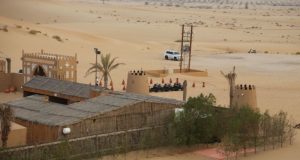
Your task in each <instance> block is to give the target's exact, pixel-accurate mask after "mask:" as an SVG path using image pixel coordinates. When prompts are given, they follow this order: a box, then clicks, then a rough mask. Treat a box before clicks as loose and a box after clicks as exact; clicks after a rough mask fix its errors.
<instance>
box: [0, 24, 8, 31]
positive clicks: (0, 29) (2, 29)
mask: <svg viewBox="0 0 300 160" xmlns="http://www.w3.org/2000/svg"><path fill="white" fill-rule="evenodd" d="M0 31H3V32H8V29H7V25H5V26H3V27H2V28H0Z"/></svg>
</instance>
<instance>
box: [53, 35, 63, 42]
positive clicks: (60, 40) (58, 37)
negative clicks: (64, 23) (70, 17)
mask: <svg viewBox="0 0 300 160" xmlns="http://www.w3.org/2000/svg"><path fill="white" fill-rule="evenodd" d="M52 38H53V39H55V40H57V41H59V42H62V41H63V40H62V38H60V36H57V35H54V36H52Z"/></svg>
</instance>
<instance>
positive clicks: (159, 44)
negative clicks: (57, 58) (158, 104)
mask: <svg viewBox="0 0 300 160" xmlns="http://www.w3.org/2000/svg"><path fill="white" fill-rule="evenodd" d="M144 2H145V1H108V2H107V1H105V4H102V1H92V0H89V1H82V0H81V1H80V0H77V1H74V0H26V1H18V0H0V29H1V28H4V27H5V26H7V32H5V31H3V30H0V51H1V52H2V53H5V54H6V55H7V56H8V57H10V58H11V59H12V64H13V66H12V71H14V72H17V71H18V70H19V69H20V68H21V64H22V63H21V59H20V57H21V54H22V50H25V51H26V52H38V51H40V50H41V49H43V50H44V51H46V52H51V53H58V54H65V55H74V54H75V53H77V55H78V59H79V64H78V81H79V82H83V83H93V82H94V75H90V76H87V77H85V72H86V70H87V68H88V67H89V66H90V63H93V62H94V61H95V54H94V51H93V48H95V47H97V48H99V49H100V50H101V51H102V53H103V54H105V53H111V54H112V55H113V56H115V57H119V59H118V61H119V62H124V63H126V65H124V66H122V67H120V68H119V69H117V70H115V71H113V72H112V78H113V81H114V84H115V86H114V88H115V89H116V90H121V89H122V85H121V82H122V80H123V79H124V80H126V74H127V72H128V71H129V70H137V69H141V68H142V69H144V70H149V69H174V68H178V67H179V63H178V62H176V61H166V60H164V57H163V56H162V55H163V52H164V50H166V49H174V50H179V48H180V44H179V43H178V42H176V41H177V40H179V39H180V31H181V27H180V25H182V24H183V23H189V24H193V25H194V26H195V28H194V41H193V49H192V52H193V55H192V63H191V65H192V68H194V69H201V70H207V71H208V73H209V76H208V77H193V76H186V75H178V74H174V75H170V76H168V77H166V78H165V81H168V80H169V78H172V79H173V81H174V80H175V78H179V79H180V81H183V80H185V79H186V80H188V86H189V88H188V96H197V95H199V94H200V93H213V94H215V95H216V97H217V103H218V104H219V105H222V106H227V105H228V102H229V96H228V84H227V81H226V80H225V79H224V77H222V75H221V74H220V70H222V71H224V72H227V71H229V70H231V69H232V67H233V66H236V71H237V73H238V77H237V84H240V83H242V84H254V85H256V88H257V99H258V106H259V109H260V110H261V111H265V110H266V109H268V110H269V111H270V112H271V113H275V112H277V111H279V110H284V111H286V112H288V113H289V115H291V116H292V117H293V119H294V120H295V122H296V123H300V108H299V104H300V55H296V53H297V52H300V20H299V17H300V14H299V13H300V7H297V6H296V5H298V6H299V1H297V0H290V1H288V2H289V3H290V5H289V6H272V5H270V4H264V5H249V9H244V8H243V7H242V6H243V5H241V6H240V5H234V7H232V9H228V7H226V5H221V7H220V5H219V4H218V5H214V4H213V3H212V4H209V6H211V7H210V9H203V7H202V8H201V7H191V6H197V5H196V4H197V3H196V2H195V5H192V3H187V4H186V7H180V6H179V7H168V6H167V5H166V4H164V5H161V4H160V3H156V4H154V2H152V1H150V2H151V3H150V4H149V5H145V4H144ZM236 2H238V1H236ZM255 2H265V1H264V0H261V1H258V0H256V1H255ZM272 2H273V1H272ZM279 2H282V1H278V3H279ZM282 3H283V2H282ZM286 3H287V2H286ZM174 4H175V3H174ZM176 4H177V3H176ZM293 4H295V6H293ZM207 5H208V4H205V6H207ZM218 6H219V7H218ZM229 6H230V5H229ZM204 8H205V7H204ZM30 31H35V32H36V33H35V34H30V33H29V32H30ZM54 35H56V36H59V37H60V38H61V39H62V42H60V41H57V40H56V39H53V38H52V36H54ZM249 49H255V50H256V51H257V54H247V52H248V50H249ZM153 80H154V81H155V82H160V81H161V79H160V78H153ZM194 82H195V84H196V87H195V88H192V87H191V86H192V83H194ZM202 82H206V87H205V88H202V86H201V84H202ZM152 95H156V96H163V97H172V98H176V99H182V92H168V93H152ZM8 97H9V98H8ZM17 97H21V94H18V95H13V96H9V95H6V94H4V93H1V94H0V101H1V102H4V101H8V100H11V99H14V98H17ZM297 138H298V140H297V141H296V143H295V145H293V146H290V147H287V148H284V149H280V150H276V151H268V152H261V153H259V154H257V155H255V156H250V157H248V159H257V160H258V159H274V160H275V159H283V157H285V155H287V156H290V157H289V158H288V159H297V157H299V153H297V152H292V151H296V150H299V149H300V146H299V145H300V141H299V138H300V137H299V136H297ZM161 155H163V153H162V154H161ZM181 156H182V155H176V156H174V155H168V154H166V156H165V158H162V157H161V156H159V157H157V158H155V157H154V158H153V159H160V160H161V159H168V160H169V159H184V158H185V157H186V156H191V158H188V159H193V158H192V156H196V157H195V158H194V159H199V157H201V156H200V155H195V154H194V153H184V154H183V156H182V158H180V157H181ZM282 156H283V157H282ZM163 157H164V156H163ZM203 159H205V158H204V157H203ZM246 159H247V158H246Z"/></svg>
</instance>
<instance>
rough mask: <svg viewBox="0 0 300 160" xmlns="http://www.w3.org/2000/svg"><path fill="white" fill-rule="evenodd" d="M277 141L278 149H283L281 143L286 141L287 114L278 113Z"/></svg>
mask: <svg viewBox="0 0 300 160" xmlns="http://www.w3.org/2000/svg"><path fill="white" fill-rule="evenodd" d="M278 123H279V124H278V140H279V143H280V147H281V148H282V147H283V143H284V142H285V140H286V129H287V127H288V120H287V113H286V112H283V111H280V112H279V114H278Z"/></svg>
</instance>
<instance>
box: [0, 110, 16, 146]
mask: <svg viewBox="0 0 300 160" xmlns="http://www.w3.org/2000/svg"><path fill="white" fill-rule="evenodd" d="M13 118H14V116H13V111H12V109H11V108H10V107H9V106H7V105H5V104H0V121H1V140H2V147H6V146H7V140H8V134H9V132H10V127H11V121H12V120H13Z"/></svg>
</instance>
